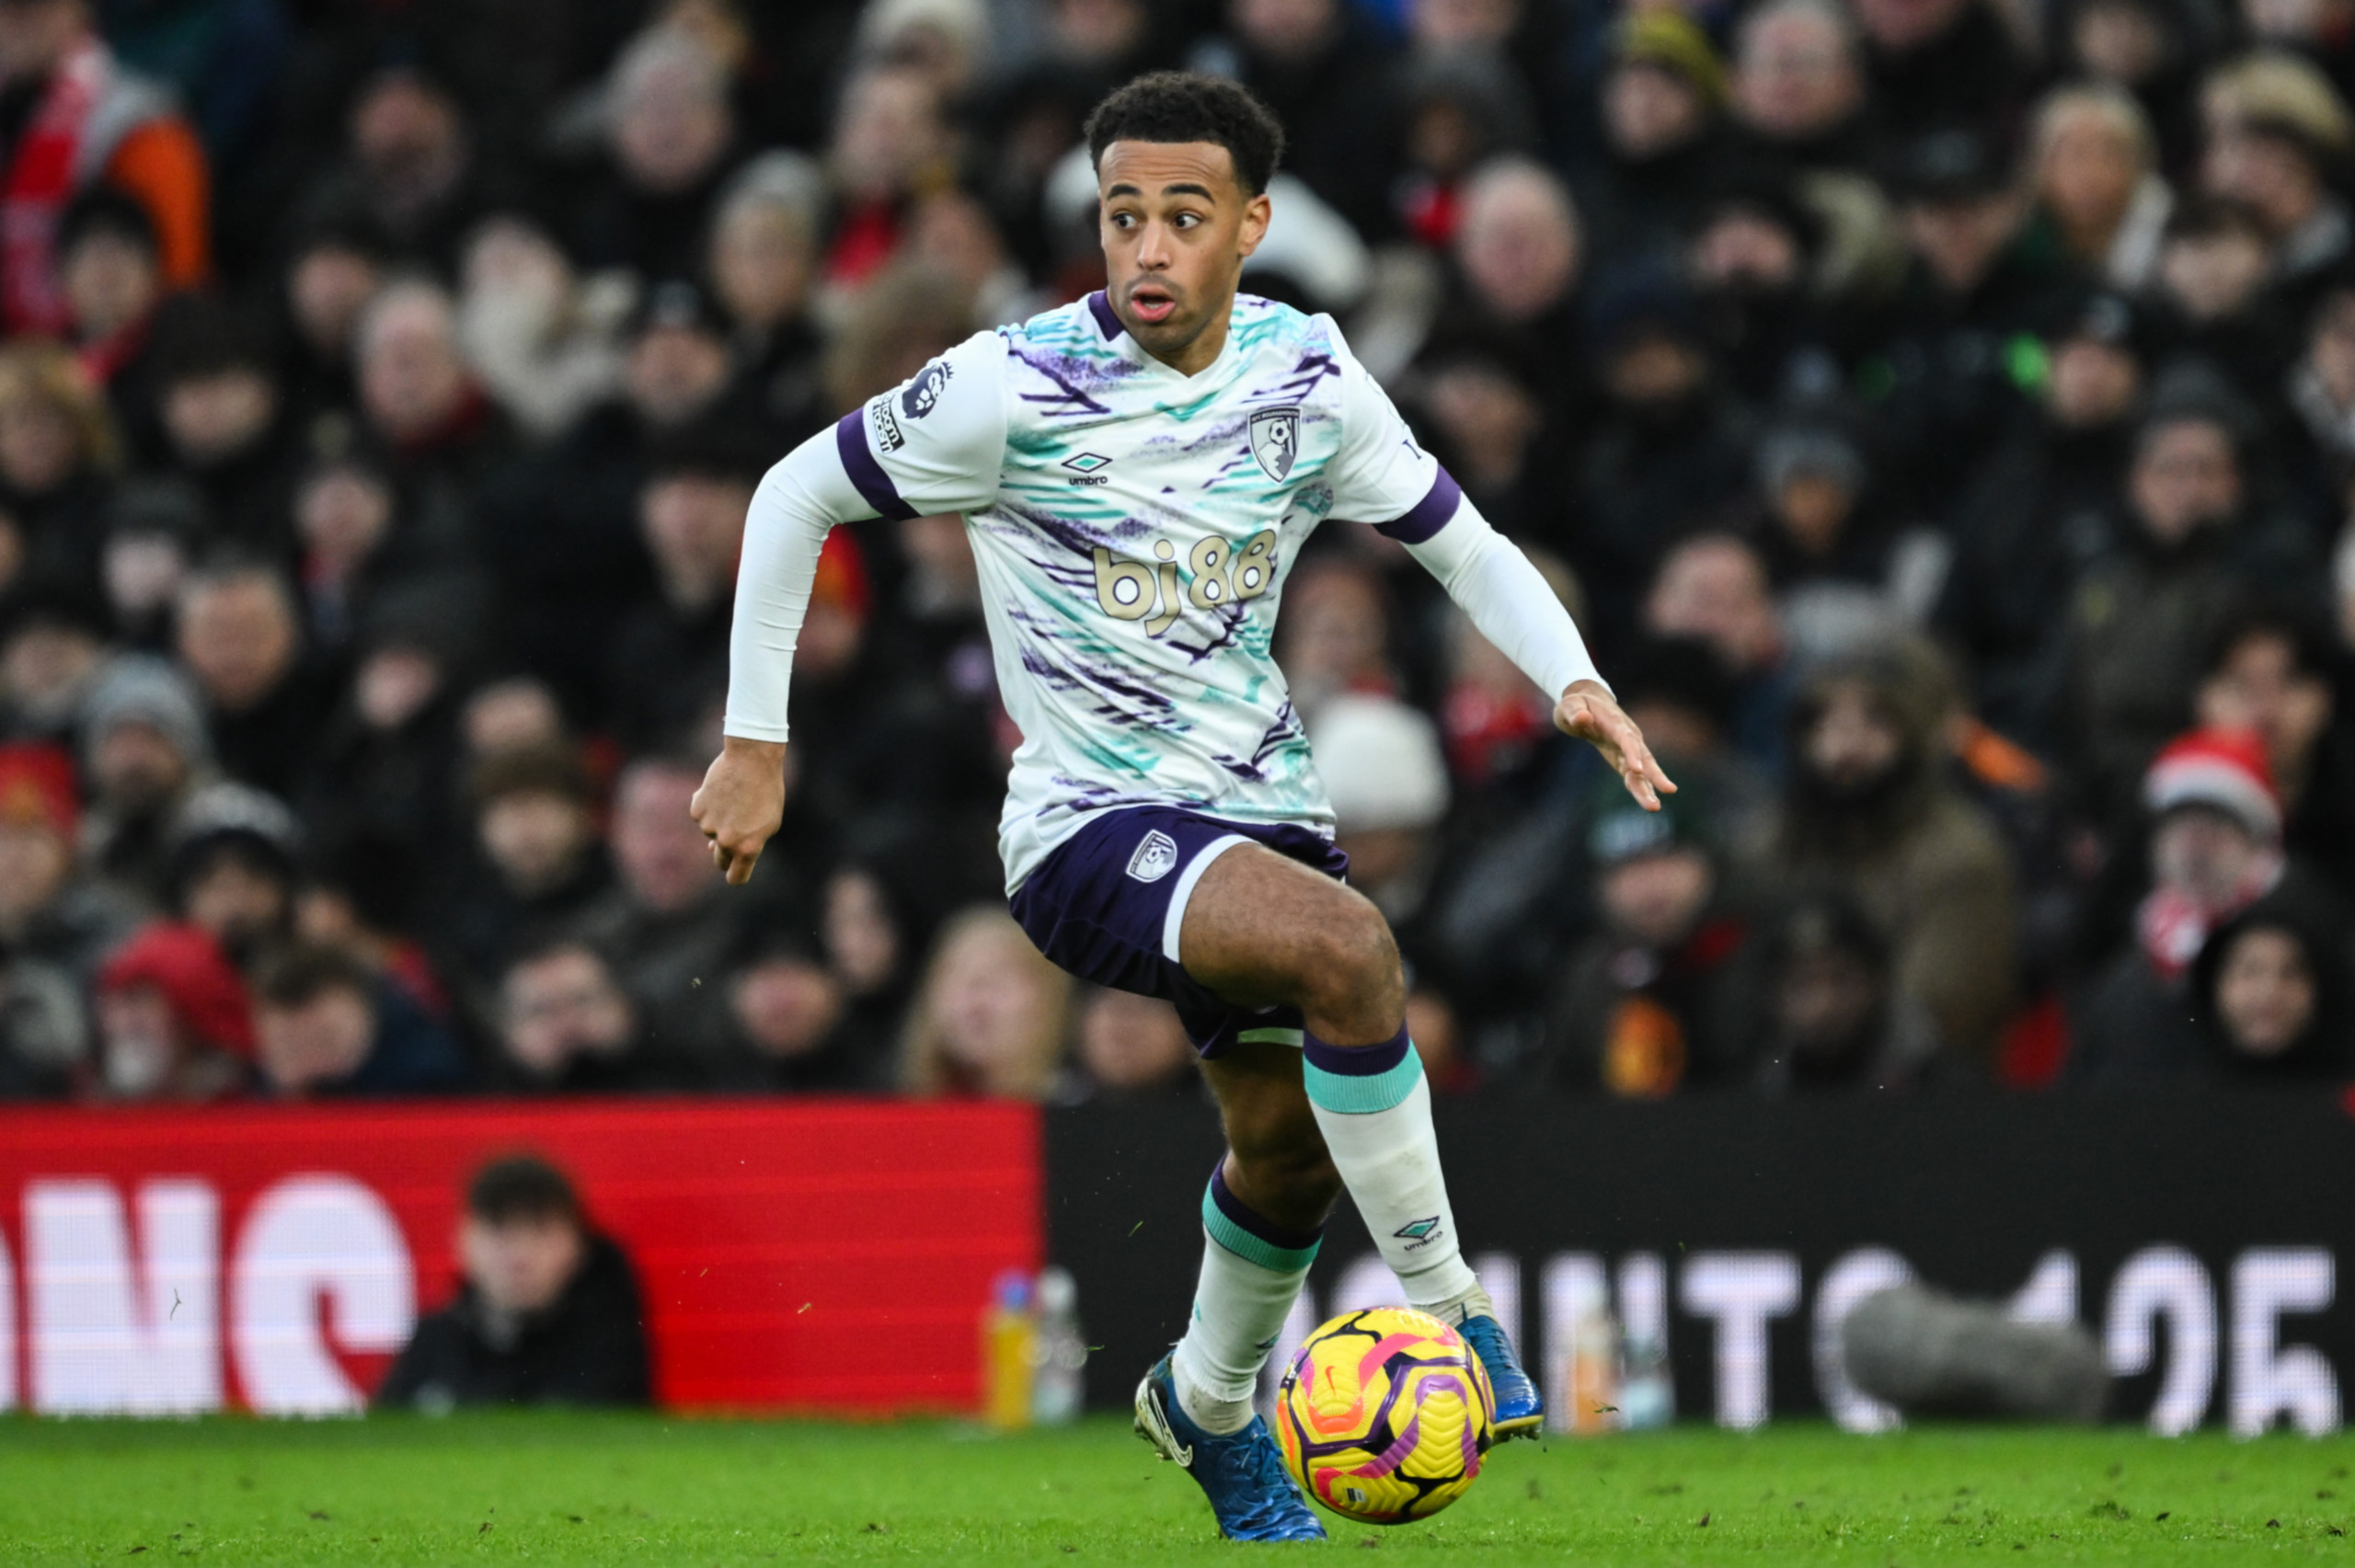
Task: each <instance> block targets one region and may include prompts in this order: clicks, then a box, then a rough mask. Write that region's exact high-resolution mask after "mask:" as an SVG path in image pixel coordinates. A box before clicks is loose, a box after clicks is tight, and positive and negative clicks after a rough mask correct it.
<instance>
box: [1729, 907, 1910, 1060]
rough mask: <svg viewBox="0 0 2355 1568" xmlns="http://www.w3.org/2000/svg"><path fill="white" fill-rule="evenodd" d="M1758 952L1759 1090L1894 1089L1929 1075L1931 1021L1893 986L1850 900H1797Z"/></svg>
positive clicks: (1879, 946) (1886, 961)
mask: <svg viewBox="0 0 2355 1568" xmlns="http://www.w3.org/2000/svg"><path fill="white" fill-rule="evenodd" d="M1760 959H1761V968H1762V970H1763V977H1764V981H1765V990H1766V1008H1765V1016H1764V1021H1763V1022H1764V1029H1763V1038H1762V1040H1761V1043H1760V1047H1759V1054H1758V1060H1757V1064H1756V1067H1755V1069H1754V1071H1755V1073H1756V1083H1757V1086H1758V1088H1759V1089H1760V1090H1762V1091H1763V1092H1764V1093H1770V1094H1788V1093H1814V1092H1820V1091H1824V1090H1835V1089H1899V1088H1905V1087H1908V1086H1911V1085H1914V1084H1917V1083H1920V1082H1924V1080H1925V1079H1934V1078H1935V1077H1936V1072H1937V1070H1938V1066H1939V1062H1940V1047H1939V1040H1938V1029H1937V1024H1936V1023H1935V1022H1933V1021H1932V1019H1931V1017H1930V1015H1929V1013H1928V1011H1927V1010H1926V1009H1925V1008H1924V1007H1923V1006H1922V1004H1921V1002H1920V1001H1917V1000H1916V999H1915V998H1913V996H1911V995H1910V994H1908V993H1907V992H1906V991H1905V990H1903V989H1902V988H1901V986H1899V985H1898V983H1897V975H1896V971H1895V969H1894V967H1892V965H1891V964H1890V950H1889V946H1888V944H1886V943H1885V942H1883V941H1882V940H1881V938H1880V935H1879V933H1878V932H1877V931H1875V930H1874V928H1873V924H1872V921H1869V920H1868V919H1867V918H1866V917H1865V915H1864V914H1863V913H1862V912H1861V911H1860V910H1857V909H1856V908H1855V906H1854V905H1852V904H1849V903H1847V902H1845V901H1844V900H1841V899H1838V898H1803V899H1801V900H1800V901H1799V902H1798V903H1796V904H1794V905H1793V906H1791V907H1790V908H1789V909H1787V910H1785V911H1784V913H1783V915H1782V917H1781V919H1780V920H1778V921H1776V922H1775V926H1774V928H1773V930H1772V931H1771V932H1770V933H1768V934H1767V935H1766V937H1765V939H1764V941H1763V952H1762V953H1761V954H1760Z"/></svg>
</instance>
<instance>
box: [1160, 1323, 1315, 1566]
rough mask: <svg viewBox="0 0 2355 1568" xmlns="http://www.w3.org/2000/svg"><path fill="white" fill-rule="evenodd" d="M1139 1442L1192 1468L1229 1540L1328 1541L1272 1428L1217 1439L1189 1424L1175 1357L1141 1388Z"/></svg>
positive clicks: (1254, 1423) (1260, 1426)
mask: <svg viewBox="0 0 2355 1568" xmlns="http://www.w3.org/2000/svg"><path fill="white" fill-rule="evenodd" d="M1137 1436H1140V1437H1143V1439H1144V1440H1145V1441H1146V1442H1148V1443H1151V1444H1152V1445H1153V1447H1154V1451H1155V1452H1156V1453H1158V1454H1159V1455H1160V1456H1161V1457H1162V1458H1163V1459H1170V1460H1174V1461H1175V1462H1177V1463H1178V1464H1181V1465H1183V1466H1185V1467H1186V1473H1187V1474H1189V1475H1190V1476H1192V1477H1193V1478H1194V1484H1196V1485H1197V1486H1200V1488H1201V1489H1202V1495H1203V1496H1205V1497H1208V1498H1209V1499H1210V1500H1211V1512H1212V1514H1214V1515H1216V1516H1218V1533H1219V1534H1221V1535H1223V1536H1224V1537H1225V1538H1226V1539H1229V1540H1323V1539H1325V1527H1324V1526H1323V1525H1320V1524H1318V1523H1317V1522H1316V1516H1315V1515H1314V1514H1312V1513H1310V1512H1309V1511H1308V1505H1307V1504H1305V1503H1304V1502H1302V1501H1301V1500H1300V1490H1299V1488H1297V1487H1295V1486H1293V1485H1292V1477H1291V1476H1290V1475H1289V1474H1287V1473H1286V1472H1285V1471H1284V1460H1283V1456H1282V1455H1281V1454H1280V1453H1278V1452H1277V1451H1276V1440H1275V1438H1273V1437H1271V1436H1269V1435H1268V1424H1267V1423H1266V1422H1264V1421H1262V1420H1260V1419H1259V1418H1258V1416H1256V1415H1255V1416H1253V1417H1252V1418H1251V1425H1248V1426H1246V1427H1245V1428H1244V1429H1243V1430H1242V1431H1240V1432H1236V1433H1234V1434H1232V1435H1230V1436H1224V1437H1220V1436H1212V1434H1210V1433H1208V1432H1205V1431H1203V1430H1202V1429H1201V1428H1200V1427H1199V1426H1197V1425H1194V1424H1193V1423H1192V1422H1191V1421H1189V1420H1188V1419H1187V1417H1186V1412H1185V1410H1184V1409H1183V1408H1182V1407H1180V1406H1179V1404H1178V1403H1177V1381H1176V1379H1174V1378H1173V1377H1172V1376H1171V1375H1170V1371H1169V1357H1168V1356H1163V1357H1162V1358H1161V1359H1160V1360H1158V1361H1156V1362H1155V1363H1154V1364H1153V1370H1152V1371H1150V1372H1147V1373H1146V1374H1145V1375H1144V1381H1143V1382H1142V1383H1139V1384H1138V1385H1137Z"/></svg>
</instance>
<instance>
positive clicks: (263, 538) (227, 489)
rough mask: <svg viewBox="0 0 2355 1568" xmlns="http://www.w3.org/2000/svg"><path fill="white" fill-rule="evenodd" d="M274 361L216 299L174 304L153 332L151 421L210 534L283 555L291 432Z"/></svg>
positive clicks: (254, 331) (253, 330)
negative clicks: (193, 493)
mask: <svg viewBox="0 0 2355 1568" xmlns="http://www.w3.org/2000/svg"><path fill="white" fill-rule="evenodd" d="M275 359H276V356H275V354H274V353H273V352H272V346H271V345H270V343H269V342H268V340H267V339H266V338H263V337H262V335H261V333H260V331H259V330H258V328H257V327H255V326H251V325H249V324H247V323H246V322H243V321H241V320H239V319H238V318H237V317H236V316H235V315H232V314H231V313H230V312H229V311H227V310H225V309H224V308H223V307H222V306H221V305H220V304H219V303H217V302H203V303H199V302H196V301H192V300H191V301H181V302H175V303H174V305H173V306H172V307H171V308H169V309H167V311H166V312H165V314H164V315H163V317H162V319H161V320H159V321H158V323H157V326H156V344H155V399H156V416H157V419H158V421H159V422H160V424H161V426H162V429H163V436H164V444H165V449H166V452H167V454H168V455H169V457H170V458H171V460H172V461H173V463H174V464H176V465H177V466H178V470H179V471H180V472H181V473H183V474H185V475H188V476H189V478H190V480H191V481H193V483H194V484H195V485H196V486H197V488H198V491H199V494H200V496H201V499H202V504H203V508H204V513H205V517H206V520H207V521H208V523H209V524H210V527H211V532H212V533H213V537H214V538H215V539H217V540H221V541H224V542H228V543H231V544H236V545H237V546H239V547H241V548H243V549H246V550H248V551H251V552H253V553H254V554H256V555H261V556H266V557H270V558H277V557H281V556H283V555H285V554H286V553H287V546H288V540H287V534H286V522H287V508H288V495H289V492H290V491H291V490H292V488H293V477H294V475H293V464H294V462H295V452H294V444H293V443H294V432H293V429H292V428H291V426H290V425H289V424H288V422H287V420H286V419H285V418H284V406H283V404H282V402H281V398H280V396H279V385H278V372H277V367H276V364H275V362H274V361H275Z"/></svg>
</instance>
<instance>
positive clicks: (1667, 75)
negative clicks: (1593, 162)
mask: <svg viewBox="0 0 2355 1568" xmlns="http://www.w3.org/2000/svg"><path fill="white" fill-rule="evenodd" d="M1725 98H1726V76H1725V66H1724V65H1723V64H1722V63H1720V62H1719V61H1718V59H1717V51H1716V49H1715V48H1714V47H1713V46H1712V45H1711V43H1710V41H1709V36H1708V35H1707V34H1706V33H1705V32H1703V31H1702V30H1701V29H1700V28H1699V27H1698V26H1696V25H1695V24H1694V22H1693V21H1692V20H1691V19H1690V18H1689V17H1686V16H1685V15H1684V14H1683V12H1681V11H1674V10H1660V11H1637V12H1634V13H1631V14H1630V15H1628V16H1627V17H1626V18H1625V19H1623V20H1622V21H1620V22H1619V23H1618V24H1617V26H1616V27H1614V29H1613V31H1612V40H1611V68H1610V69H1609V70H1608V71H1607V72H1605V73H1604V74H1603V84H1602V93H1601V104H1600V108H1601V110H1602V122H1603V150H1604V154H1605V156H1604V158H1603V160H1602V162H1601V163H1600V165H1599V166H1597V167H1596V168H1595V169H1593V170H1592V171H1591V174H1590V176H1589V177H1588V180H1587V182H1586V185H1585V187H1584V189H1582V192H1581V194H1582V195H1583V196H1584V197H1585V198H1586V200H1587V202H1588V212H1589V213H1590V214H1591V216H1592V217H1593V218H1594V220H1595V231H1596V235H1597V238H1598V241H1599V242H1600V243H1602V244H1603V245H1604V246H1608V247H1609V248H1611V249H1613V250H1615V251H1618V252H1620V253H1622V254H1627V255H1637V254H1640V253H1641V252H1643V251H1645V250H1647V249H1652V248H1656V247H1660V246H1673V245H1674V244H1675V243H1676V242H1677V240H1678V239H1680V238H1681V237H1682V236H1683V235H1685V234H1687V233H1689V232H1690V230H1691V228H1692V225H1693V224H1694V221H1695V220H1696V219H1697V218H1698V216H1699V213H1700V207H1701V203H1702V201H1703V200H1704V199H1705V198H1706V195H1707V192H1708V187H1709V186H1710V185H1711V184H1712V183H1714V182H1715V181H1716V179H1717V177H1718V173H1719V170H1718V169H1715V168H1713V167H1712V165H1713V164H1715V165H1719V166H1721V165H1722V161H1723V154H1724V152H1725V151H1726V139H1725V137H1724V136H1723V135H1722V134H1721V132H1720V130H1719V126H1718V120H1719V119H1720V117H1721V114H1722V111H1723V109H1724V105H1725Z"/></svg>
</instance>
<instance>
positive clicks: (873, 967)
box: [818, 844, 939, 1055]
mask: <svg viewBox="0 0 2355 1568" xmlns="http://www.w3.org/2000/svg"><path fill="white" fill-rule="evenodd" d="M932 856H933V851H932V849H931V846H929V845H924V844H912V845H906V846H902V847H901V848H900V849H899V850H898V851H897V853H870V854H867V855H864V856H861V857H858V858H856V859H854V860H852V861H850V862H848V863H846V864H841V865H838V866H836V867H835V868H834V871H833V874H832V875H831V876H828V877H827V878H826V886H825V890H824V894H823V897H822V902H821V909H820V911H819V925H818V937H819V944H820V946H821V949H822V950H823V952H824V954H825V958H826V971H827V973H829V974H830V975H832V976H833V979H834V983H835V984H836V985H837V986H838V987H840V988H841V990H842V993H843V997H844V1010H845V1011H844V1019H843V1023H842V1029H843V1031H844V1033H845V1034H848V1035H854V1036H858V1037H859V1038H860V1039H861V1041H862V1042H863V1047H864V1048H866V1049H867V1050H869V1051H880V1052H882V1053H883V1054H885V1055H889V1054H890V1052H891V1051H892V1050H894V1049H896V1048H897V1047H898V1045H899V1039H900V1025H901V1020H902V1015H903V1014H904V1013H906V1011H907V1006H908V999H909V996H910V994H911V993H912V992H913V990H914V989H915V974H914V970H915V967H916V964H917V961H918V960H919V958H920V957H921V956H922V955H923V954H924V953H925V951H926V950H927V949H928V948H929V947H930V946H931V944H932V933H931V930H930V924H931V918H930V912H931V910H933V908H934V907H935V900H936V897H937V894H936V889H937V888H938V887H939V878H938V876H936V863H935V862H934V861H933V858H932Z"/></svg>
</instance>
